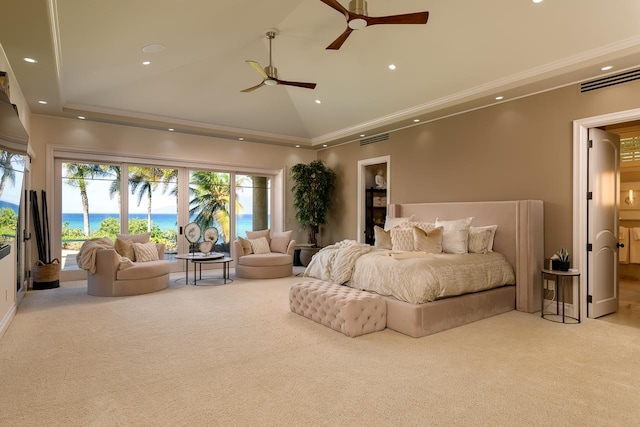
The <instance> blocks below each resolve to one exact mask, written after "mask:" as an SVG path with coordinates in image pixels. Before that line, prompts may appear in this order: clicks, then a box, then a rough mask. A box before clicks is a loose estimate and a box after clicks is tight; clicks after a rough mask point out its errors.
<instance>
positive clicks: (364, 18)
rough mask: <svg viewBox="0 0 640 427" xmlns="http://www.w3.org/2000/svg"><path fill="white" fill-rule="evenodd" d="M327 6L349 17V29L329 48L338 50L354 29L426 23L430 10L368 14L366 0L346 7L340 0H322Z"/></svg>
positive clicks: (353, 1)
mask: <svg viewBox="0 0 640 427" xmlns="http://www.w3.org/2000/svg"><path fill="white" fill-rule="evenodd" d="M320 1H321V2H322V3H324V4H326V5H327V6H329V7H331V8H333V9H335V10H337V11H338V12H340V13H342V14H343V15H344V17H345V18H346V19H347V29H346V30H344V32H343V33H342V34H341V35H340V37H338V38H337V39H336V40H335V41H334V42H333V43H331V44H330V45H329V46H327V49H333V50H338V49H340V46H342V44H343V43H344V42H345V40H347V37H349V34H351V32H352V31H353V30H361V29H363V28H365V27H368V26H370V25H380V24H426V23H427V20H428V19H429V12H416V13H406V14H404V15H390V16H368V11H367V2H366V0H351V1H350V2H349V9H346V8H345V7H344V6H342V5H341V4H340V3H338V0H320Z"/></svg>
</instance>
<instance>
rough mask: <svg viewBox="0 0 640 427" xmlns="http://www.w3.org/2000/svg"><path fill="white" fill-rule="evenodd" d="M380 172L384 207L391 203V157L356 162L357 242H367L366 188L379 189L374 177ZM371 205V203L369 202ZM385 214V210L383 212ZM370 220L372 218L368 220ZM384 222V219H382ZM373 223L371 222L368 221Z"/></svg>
mask: <svg viewBox="0 0 640 427" xmlns="http://www.w3.org/2000/svg"><path fill="white" fill-rule="evenodd" d="M379 171H382V175H383V179H384V185H383V186H384V187H385V188H384V191H385V199H384V207H385V208H386V206H387V205H388V204H389V203H391V156H382V157H374V158H371V159H365V160H360V161H358V222H357V224H358V230H357V234H356V236H358V239H357V240H358V242H359V243H364V242H365V241H366V240H367V236H366V232H367V214H368V211H367V191H366V190H367V188H369V187H371V188H375V187H380V185H379V184H376V175H377V174H378V172H379ZM371 205H373V203H372V202H371ZM385 212H386V210H385ZM370 219H371V220H372V219H373V217H371V218H370ZM382 220H383V221H384V218H382ZM369 222H370V223H373V222H372V221H369Z"/></svg>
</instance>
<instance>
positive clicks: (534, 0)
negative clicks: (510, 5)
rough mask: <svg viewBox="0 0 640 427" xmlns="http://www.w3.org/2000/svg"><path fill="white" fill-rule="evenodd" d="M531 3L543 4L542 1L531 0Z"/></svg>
mask: <svg viewBox="0 0 640 427" xmlns="http://www.w3.org/2000/svg"><path fill="white" fill-rule="evenodd" d="M531 1H533V2H534V3H542V2H543V0H531Z"/></svg>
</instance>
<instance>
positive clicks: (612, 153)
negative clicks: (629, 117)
mask: <svg viewBox="0 0 640 427" xmlns="http://www.w3.org/2000/svg"><path fill="white" fill-rule="evenodd" d="M589 141H590V144H591V145H590V148H589V162H588V163H589V190H588V191H589V193H590V194H591V199H590V200H589V201H588V203H587V205H588V214H587V215H588V244H589V245H591V250H590V251H589V252H588V276H587V315H588V316H589V317H600V316H604V315H605V314H609V313H613V312H615V311H617V310H618V299H619V297H618V199H619V197H620V174H619V170H618V166H619V159H620V137H619V136H618V135H614V134H611V133H608V132H605V131H602V130H600V129H589Z"/></svg>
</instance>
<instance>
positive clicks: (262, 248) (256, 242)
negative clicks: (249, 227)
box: [247, 231, 271, 254]
mask: <svg viewBox="0 0 640 427" xmlns="http://www.w3.org/2000/svg"><path fill="white" fill-rule="evenodd" d="M247 234H249V232H248V231H247ZM249 242H250V243H251V249H252V250H253V253H254V254H268V253H271V249H269V242H268V241H267V238H266V237H260V238H258V239H249Z"/></svg>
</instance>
